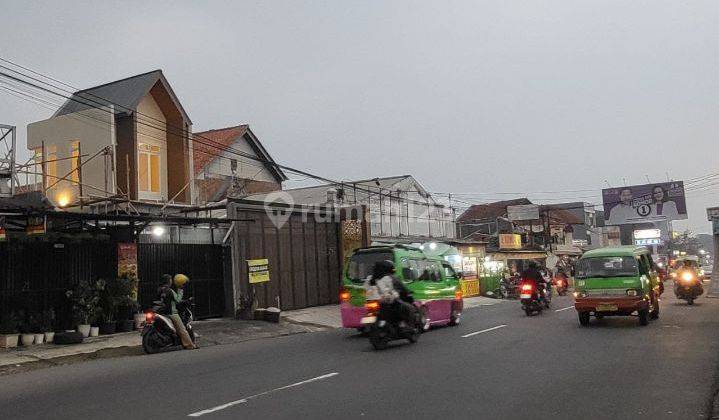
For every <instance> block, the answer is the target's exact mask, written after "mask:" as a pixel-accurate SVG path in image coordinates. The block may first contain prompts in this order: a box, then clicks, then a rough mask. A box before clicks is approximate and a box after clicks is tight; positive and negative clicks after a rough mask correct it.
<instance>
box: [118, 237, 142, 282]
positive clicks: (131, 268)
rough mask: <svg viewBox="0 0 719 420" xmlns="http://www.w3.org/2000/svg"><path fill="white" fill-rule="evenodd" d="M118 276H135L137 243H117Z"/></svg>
mask: <svg viewBox="0 0 719 420" xmlns="http://www.w3.org/2000/svg"><path fill="white" fill-rule="evenodd" d="M117 275H118V277H124V276H125V275H127V276H128V277H132V278H136V277H137V244H135V243H126V244H117Z"/></svg>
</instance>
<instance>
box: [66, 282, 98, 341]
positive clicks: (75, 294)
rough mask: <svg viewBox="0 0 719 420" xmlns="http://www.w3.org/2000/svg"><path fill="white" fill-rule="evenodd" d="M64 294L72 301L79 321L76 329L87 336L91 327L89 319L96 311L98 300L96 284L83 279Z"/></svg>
mask: <svg viewBox="0 0 719 420" xmlns="http://www.w3.org/2000/svg"><path fill="white" fill-rule="evenodd" d="M101 286H102V284H101ZM65 296H67V298H68V299H70V301H71V302H72V309H73V312H74V314H75V317H76V319H77V322H78V323H79V325H78V326H77V330H78V331H79V332H81V333H82V335H83V337H88V336H89V335H90V327H91V325H90V320H91V319H93V318H94V317H95V314H96V313H97V312H98V305H99V302H100V293H99V290H98V285H97V284H96V283H92V282H89V281H87V280H84V279H83V280H80V281H79V282H78V283H77V285H75V287H74V288H73V289H72V290H68V291H67V292H65Z"/></svg>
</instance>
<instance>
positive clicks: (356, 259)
mask: <svg viewBox="0 0 719 420" xmlns="http://www.w3.org/2000/svg"><path fill="white" fill-rule="evenodd" d="M392 259H393V256H392V253H391V252H358V253H355V254H354V255H352V257H351V258H350V262H349V265H348V266H347V277H348V278H349V279H350V280H351V281H353V282H355V283H362V282H363V281H364V280H365V279H366V278H367V277H369V276H371V275H372V270H373V269H374V265H375V264H376V263H378V262H380V261H385V260H390V261H392Z"/></svg>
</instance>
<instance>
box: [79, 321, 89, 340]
mask: <svg viewBox="0 0 719 420" xmlns="http://www.w3.org/2000/svg"><path fill="white" fill-rule="evenodd" d="M90 327H91V325H90V324H80V325H78V326H77V331H78V332H79V333H81V334H82V336H83V337H89V336H90Z"/></svg>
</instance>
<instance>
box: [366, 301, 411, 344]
mask: <svg viewBox="0 0 719 420" xmlns="http://www.w3.org/2000/svg"><path fill="white" fill-rule="evenodd" d="M413 307H414V305H413ZM365 309H366V310H367V315H366V316H365V317H363V318H362V321H361V322H362V324H363V325H365V326H367V329H368V332H367V335H368V337H369V341H370V343H372V347H374V349H375V350H384V349H386V348H387V345H388V344H389V342H390V341H394V340H409V342H410V343H416V342H417V340H419V335H420V333H421V331H422V327H423V325H422V316H421V314H420V312H419V310H417V308H416V307H414V309H415V310H414V311H413V317H414V320H413V321H414V322H413V325H406V323H405V322H404V321H402V320H401V319H400V318H399V316H398V315H397V314H396V313H394V311H392V310H391V309H389V308H388V307H387V305H383V304H381V303H380V302H379V301H377V300H368V301H367V302H366V303H365Z"/></svg>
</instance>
